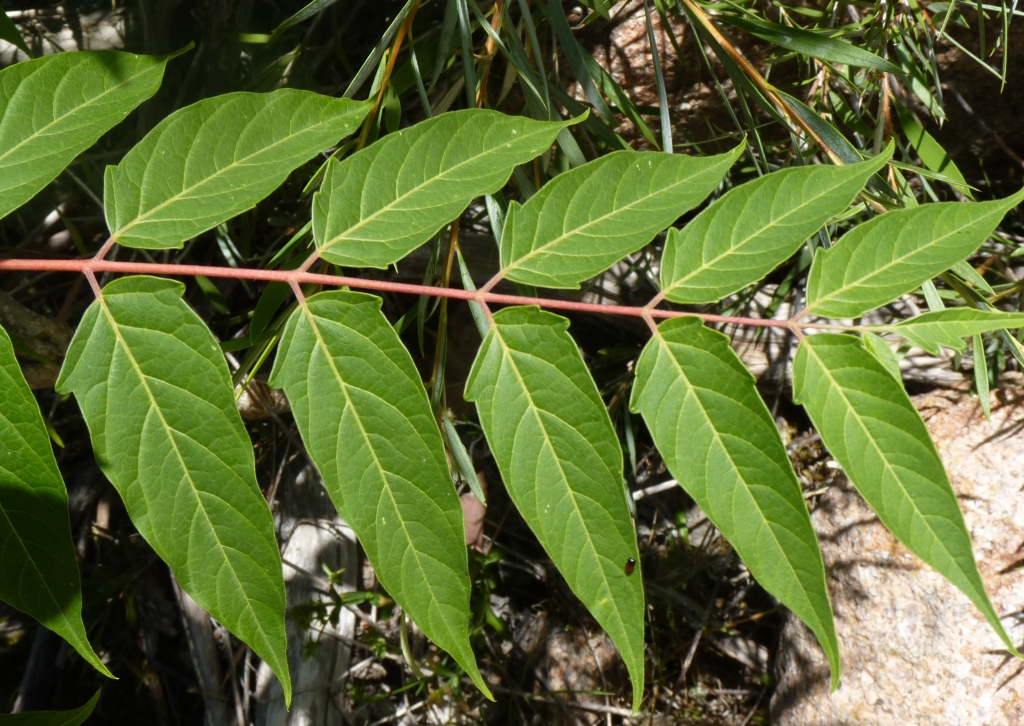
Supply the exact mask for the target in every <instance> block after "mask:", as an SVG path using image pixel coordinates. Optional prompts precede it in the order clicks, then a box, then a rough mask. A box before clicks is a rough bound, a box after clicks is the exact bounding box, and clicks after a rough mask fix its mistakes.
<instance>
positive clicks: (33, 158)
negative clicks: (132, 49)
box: [0, 50, 168, 217]
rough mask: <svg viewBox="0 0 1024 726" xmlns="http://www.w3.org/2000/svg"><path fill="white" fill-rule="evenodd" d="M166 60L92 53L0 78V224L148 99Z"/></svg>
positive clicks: (25, 66) (45, 61) (53, 59)
mask: <svg viewBox="0 0 1024 726" xmlns="http://www.w3.org/2000/svg"><path fill="white" fill-rule="evenodd" d="M167 60H168V59H167V57H157V56H145V55H133V54H131V53H121V52H119V51H113V50H100V51H88V52H81V53H60V54H57V55H52V56H47V57H45V58H39V59H37V60H31V61H25V62H23V63H15V64H14V65H13V66H10V67H9V68H5V69H4V70H2V71H0V217H3V216H5V215H7V214H8V213H10V212H11V211H13V210H15V209H17V208H18V207H20V206H21V205H22V204H24V203H25V202H27V201H28V200H29V199H31V198H32V197H34V196H35V195H36V193H37V192H38V191H39V190H40V189H42V188H43V187H45V186H46V185H47V184H49V183H50V182H51V181H52V180H53V179H54V178H55V177H56V176H57V175H58V174H60V172H61V171H63V170H64V167H66V166H67V165H68V164H70V163H71V162H72V161H74V159H75V157H76V156H78V155H79V154H81V153H82V152H83V151H85V150H86V149H88V148H89V147H90V146H92V145H93V144H95V143H96V140H97V139H99V137H100V136H102V135H103V134H104V133H106V132H107V131H109V130H110V129H112V128H113V127H114V126H116V125H117V124H119V123H120V122H121V121H123V120H124V117H125V116H127V115H128V114H129V113H130V112H131V110H132V109H134V108H135V107H136V106H138V105H139V104H140V103H142V102H143V101H145V100H146V99H147V98H149V97H150V96H152V95H153V94H154V93H156V89H157V88H159V87H160V81H161V80H162V79H163V75H164V66H165V65H166V63H167Z"/></svg>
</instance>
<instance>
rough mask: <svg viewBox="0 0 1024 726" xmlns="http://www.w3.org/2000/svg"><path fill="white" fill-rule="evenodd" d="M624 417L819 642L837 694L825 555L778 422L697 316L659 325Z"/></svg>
mask: <svg viewBox="0 0 1024 726" xmlns="http://www.w3.org/2000/svg"><path fill="white" fill-rule="evenodd" d="M630 409H631V410H633V411H634V412H639V413H641V414H643V417H644V421H646V422H647V427H648V429H650V431H651V436H653V438H654V443H655V444H656V445H657V447H658V451H660V452H661V454H662V456H663V457H665V463H666V464H667V465H668V469H669V471H670V472H672V475H673V476H674V477H676V479H677V480H678V481H679V483H680V485H681V486H682V487H683V488H684V489H685V490H686V491H687V493H688V494H690V496H692V497H693V498H694V500H695V501H696V502H697V504H699V505H700V507H701V509H703V510H704V513H705V514H706V515H707V516H708V519H710V520H711V522H712V523H713V524H714V525H715V526H716V527H717V528H718V529H719V530H720V531H721V532H722V534H723V535H724V536H725V538H726V539H728V540H729V542H730V543H732V545H733V547H735V548H736V552H737V553H738V554H739V555H740V557H742V558H743V561H744V563H746V565H747V567H748V568H749V569H750V572H751V574H752V575H753V576H754V577H755V578H757V581H758V582H759V583H760V584H761V585H762V586H763V587H764V588H765V589H766V590H767V591H768V592H770V593H772V594H773V595H774V596H775V597H777V598H778V599H779V600H780V601H782V603H783V604H784V605H785V606H786V607H788V608H789V609H790V610H792V611H793V613H794V614H796V615H797V617H799V618H800V619H801V620H803V621H804V622H805V623H807V625H808V626H809V627H810V628H811V630H813V631H814V633H815V635H817V637H818V641H819V642H820V643H821V645H822V647H823V648H824V650H825V653H826V655H827V656H828V660H829V664H830V665H831V667H832V688H833V689H834V688H835V687H836V686H837V685H838V684H839V670H840V662H839V643H838V640H837V638H836V631H835V623H834V622H833V619H832V607H831V605H830V604H829V600H828V590H827V588H826V585H825V565H824V562H823V561H822V558H821V550H820V549H819V548H818V540H817V538H816V537H815V534H814V528H813V527H812V526H811V518H810V515H809V514H808V513H807V506H806V505H805V504H804V499H803V494H802V492H801V490H800V484H799V483H798V482H797V479H796V474H795V473H794V472H793V467H792V465H791V464H790V462H789V457H788V456H787V454H786V450H785V448H784V447H783V445H782V439H781V438H779V432H778V429H777V428H776V426H775V422H774V421H772V417H771V415H770V414H769V413H768V409H767V408H766V407H765V405H764V402H763V401H762V400H761V397H760V396H759V395H758V393H757V389H756V388H755V387H754V377H753V376H752V375H751V374H750V372H749V371H748V370H747V369H746V368H745V367H744V366H743V364H742V363H741V362H740V360H739V358H738V357H737V356H736V354H735V353H734V352H733V351H732V349H731V348H730V347H729V338H728V337H726V336H725V335H722V334H721V333H719V332H716V331H714V330H711V329H709V328H706V327H704V326H703V324H702V323H701V321H700V320H698V319H696V318H675V319H673V320H668V321H666V322H664V323H662V324H661V325H659V326H658V329H657V332H656V333H655V335H654V336H653V337H652V338H651V340H650V342H649V343H648V344H647V346H646V347H645V348H644V352H643V354H642V355H641V356H640V360H639V362H638V363H637V368H636V383H635V385H634V386H633V394H632V399H631V401H630Z"/></svg>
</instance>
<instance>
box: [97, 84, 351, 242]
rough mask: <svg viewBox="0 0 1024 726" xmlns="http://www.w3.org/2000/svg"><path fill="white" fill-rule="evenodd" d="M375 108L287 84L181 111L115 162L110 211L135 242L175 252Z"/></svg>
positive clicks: (120, 235) (107, 192)
mask: <svg viewBox="0 0 1024 726" xmlns="http://www.w3.org/2000/svg"><path fill="white" fill-rule="evenodd" d="M369 108H370V107H369V104H368V103H367V102H365V101H363V102H357V101H351V100H349V99H346V98H330V97H328V96H322V95H320V94H318V93H312V92H309V91H299V90H295V89H291V88H282V89H279V90H276V91H273V92H271V93H228V94H225V95H222V96H215V97H213V98H207V99H204V100H202V101H199V102H197V103H194V104H192V105H191V106H187V107H185V108H183V109H180V110H178V111H175V112H174V113H172V114H171V115H170V116H168V117H167V118H165V119H164V120H163V121H161V122H160V123H159V124H158V125H157V126H156V128H154V129H153V130H152V131H150V132H149V133H148V134H146V137H145V138H144V139H142V141H140V142H139V143H138V144H137V145H136V146H135V147H134V148H133V149H132V150H131V151H129V152H128V153H127V154H126V155H125V157H124V159H122V160H121V163H120V164H118V165H117V166H110V167H107V172H106V175H105V177H104V192H103V195H104V200H103V204H104V213H105V215H106V219H107V226H108V227H109V228H110V232H111V235H112V236H113V237H114V238H116V239H117V241H118V242H119V243H120V244H122V245H126V246H128V247H141V248H146V249H167V248H174V247H181V246H182V243H183V242H184V241H185V240H187V239H191V238H192V237H195V236H196V235H198V234H200V233H202V232H205V231H206V230H208V229H212V228H213V227H215V226H217V225H218V224H220V223H221V222H223V221H225V220H227V219H230V218H231V217H234V216H235V215H236V214H239V213H241V212H244V211H245V210H247V209H250V208H252V207H253V206H254V205H255V204H256V203H257V202H259V201H260V200H261V199H263V198H264V197H265V196H267V195H268V194H270V193H271V192H272V191H274V190H275V189H277V188H278V187H279V186H280V185H281V184H282V183H283V182H284V180H285V179H286V178H287V176H288V174H290V173H291V172H292V171H293V170H294V169H295V168H296V167H298V166H299V165H300V164H303V163H304V162H306V161H309V160H310V159H311V158H312V157H313V156H315V155H316V154H317V153H318V152H320V151H323V150H324V149H326V148H328V147H330V146H333V145H334V144H336V143H338V141H339V140H340V139H341V138H343V137H344V136H347V135H348V134H350V133H352V131H354V130H355V129H356V128H357V127H358V126H359V123H360V122H361V121H362V120H363V117H364V116H365V115H366V114H367V113H368V112H369Z"/></svg>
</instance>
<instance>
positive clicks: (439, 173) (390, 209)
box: [313, 109, 579, 268]
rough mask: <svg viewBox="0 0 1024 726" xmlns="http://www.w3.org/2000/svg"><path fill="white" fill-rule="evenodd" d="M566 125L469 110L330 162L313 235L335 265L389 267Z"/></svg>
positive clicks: (316, 201)
mask: <svg viewBox="0 0 1024 726" xmlns="http://www.w3.org/2000/svg"><path fill="white" fill-rule="evenodd" d="M578 120H579V119H574V120H570V121H565V122H561V123H549V122H546V121H533V120H531V119H528V118H525V117H522V116H505V115H504V114H500V113H497V112H496V111H486V110H481V109H469V110H465V111H455V112H452V113H446V114H443V115H441V116H436V117H435V118H432V119H430V120H428V121H423V122H421V123H418V124H416V125H415V126H412V127H410V128H407V129H403V130H402V131H399V132H397V133H394V134H388V135H387V136H385V137H384V138H383V139H381V140H380V141H378V142H376V143H374V144H372V145H371V146H368V147H367V148H365V149H363V150H362V151H360V152H359V153H357V154H353V155H352V156H350V157H348V158H347V159H345V160H343V161H340V162H339V161H335V160H332V161H331V162H330V163H329V166H328V169H327V174H326V175H325V177H324V182H323V186H322V187H321V188H320V191H319V192H317V194H316V195H315V196H314V198H313V236H314V237H315V239H316V244H317V247H318V248H319V249H320V253H321V255H322V256H323V257H324V259H326V260H329V261H330V262H333V263H335V264H337V265H351V266H354V267H380V268H383V267H387V266H388V265H390V264H391V263H392V262H397V261H398V260H400V259H402V258H403V257H405V256H406V255H407V254H408V253H410V252H412V251H413V250H414V249H416V248H417V247H419V246H420V245H421V244H423V243H424V242H426V241H427V240H428V239H430V237H431V236H432V235H433V234H434V233H435V232H437V230H438V229H440V228H441V226H442V225H444V224H445V223H447V222H450V221H451V220H452V219H454V218H455V217H457V216H459V215H460V214H461V213H462V211H463V210H464V209H465V208H466V207H467V206H469V203H470V202H471V201H473V199H474V198H475V197H477V196H480V195H482V194H493V193H494V192H496V191H497V190H499V189H501V187H503V186H504V185H505V182H507V181H508V178H509V176H511V174H512V170H513V169H514V168H515V167H516V166H517V165H519V164H523V163H526V162H527V161H529V160H530V159H533V158H534V157H536V156H538V155H539V154H541V153H542V152H543V151H545V150H546V149H548V148H549V147H550V146H551V144H552V143H553V142H554V140H555V136H557V135H558V131H559V129H561V128H563V127H565V126H568V125H570V124H574V123H576V122H577V121H578Z"/></svg>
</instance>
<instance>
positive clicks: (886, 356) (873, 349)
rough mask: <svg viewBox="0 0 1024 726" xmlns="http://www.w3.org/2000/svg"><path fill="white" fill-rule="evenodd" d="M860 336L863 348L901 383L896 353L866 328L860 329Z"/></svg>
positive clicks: (900, 372) (901, 377)
mask: <svg viewBox="0 0 1024 726" xmlns="http://www.w3.org/2000/svg"><path fill="white" fill-rule="evenodd" d="M860 337H861V340H863V341H864V349H865V350H867V351H868V352H869V353H871V355H873V356H875V358H877V359H878V362H879V363H881V364H882V367H883V368H885V370H887V371H889V373H891V374H892V377H893V378H895V379H896V380H897V381H899V382H900V383H901V384H902V383H903V371H901V370H900V362H899V360H898V359H897V358H896V354H895V353H893V352H892V348H890V347H889V344H888V343H886V342H885V341H884V340H882V339H881V338H879V337H878V336H877V335H875V334H874V333H872V332H869V331H867V330H861V333H860Z"/></svg>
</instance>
